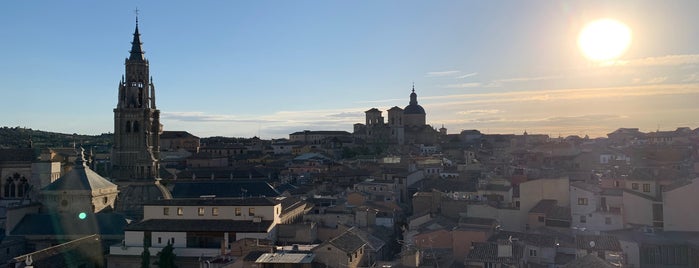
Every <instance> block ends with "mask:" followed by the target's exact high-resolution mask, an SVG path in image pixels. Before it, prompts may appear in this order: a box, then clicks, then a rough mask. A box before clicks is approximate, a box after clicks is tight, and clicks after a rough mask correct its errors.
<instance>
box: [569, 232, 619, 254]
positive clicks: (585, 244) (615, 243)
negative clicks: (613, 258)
mask: <svg viewBox="0 0 699 268" xmlns="http://www.w3.org/2000/svg"><path fill="white" fill-rule="evenodd" d="M591 242H594V243H591ZM575 243H576V246H577V248H578V249H595V250H608V251H621V244H620V243H619V240H618V239H617V238H616V237H614V236H610V235H576V236H575ZM593 245H594V246H593Z"/></svg>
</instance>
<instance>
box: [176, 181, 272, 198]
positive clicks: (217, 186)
mask: <svg viewBox="0 0 699 268" xmlns="http://www.w3.org/2000/svg"><path fill="white" fill-rule="evenodd" d="M202 195H215V196H216V197H243V196H248V197H255V196H256V197H259V196H266V197H276V196H279V192H277V191H276V190H274V187H272V185H269V183H267V182H264V181H205V180H202V181H177V182H175V186H174V187H173V188H172V196H173V197H174V198H198V197H200V196H202Z"/></svg>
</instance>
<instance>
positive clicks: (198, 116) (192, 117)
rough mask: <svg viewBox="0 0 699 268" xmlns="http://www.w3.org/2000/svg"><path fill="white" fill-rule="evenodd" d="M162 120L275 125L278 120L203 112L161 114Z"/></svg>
mask: <svg viewBox="0 0 699 268" xmlns="http://www.w3.org/2000/svg"><path fill="white" fill-rule="evenodd" d="M162 117H163V119H165V120H176V121H185V122H231V123H275V122H279V121H278V120H262V119H251V118H244V117H242V116H235V115H225V114H207V113H204V112H163V116H162Z"/></svg>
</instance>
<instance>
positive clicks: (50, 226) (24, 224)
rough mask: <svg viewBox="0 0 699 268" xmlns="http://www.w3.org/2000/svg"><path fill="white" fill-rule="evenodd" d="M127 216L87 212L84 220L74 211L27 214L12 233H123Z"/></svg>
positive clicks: (55, 234) (56, 234)
mask: <svg viewBox="0 0 699 268" xmlns="http://www.w3.org/2000/svg"><path fill="white" fill-rule="evenodd" d="M126 224H127V222H126V218H124V216H123V215H121V214H117V213H97V214H87V217H86V218H85V219H83V220H81V219H79V218H78V215H77V214H74V213H51V214H27V215H25V216H24V217H23V218H22V220H20V222H19V223H18V224H17V226H16V227H15V228H14V229H13V230H12V231H11V232H10V234H11V235H24V236H27V235H52V236H61V235H91V234H100V235H123V234H124V227H125V226H126Z"/></svg>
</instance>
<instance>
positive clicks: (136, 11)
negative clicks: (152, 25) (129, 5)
mask: <svg viewBox="0 0 699 268" xmlns="http://www.w3.org/2000/svg"><path fill="white" fill-rule="evenodd" d="M133 13H134V14H136V26H138V7H137V8H136V9H134V11H133Z"/></svg>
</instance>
